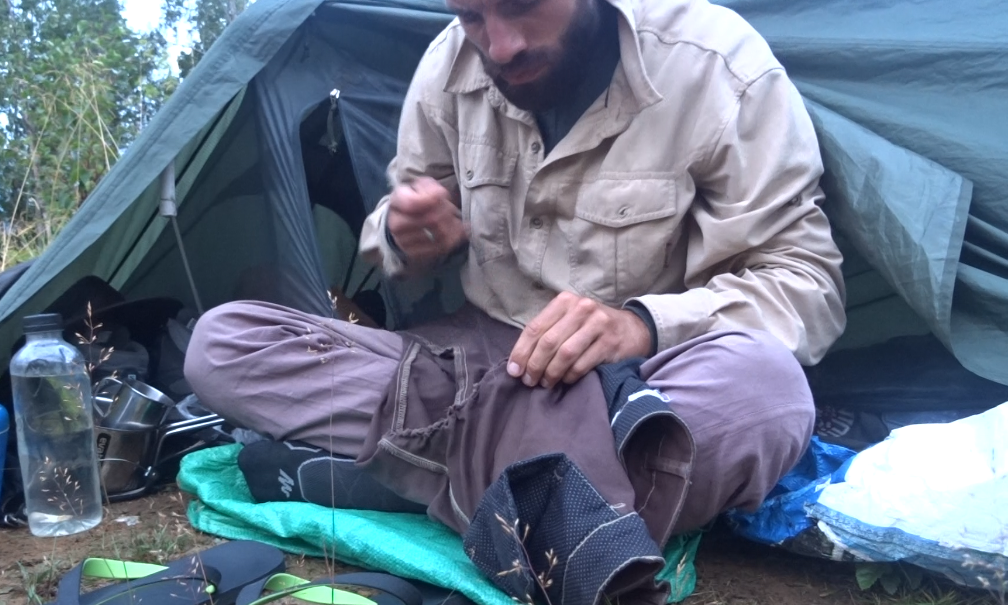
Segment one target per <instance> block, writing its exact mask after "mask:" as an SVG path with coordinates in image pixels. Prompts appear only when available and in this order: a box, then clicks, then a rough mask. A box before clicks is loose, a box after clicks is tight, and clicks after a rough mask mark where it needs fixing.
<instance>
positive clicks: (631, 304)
mask: <svg viewBox="0 0 1008 605" xmlns="http://www.w3.org/2000/svg"><path fill="white" fill-rule="evenodd" d="M623 308H624V309H626V310H627V311H630V312H631V313H633V314H634V315H636V316H637V317H639V318H640V319H641V321H643V322H644V325H645V326H647V328H648V333H650V334H651V352H650V353H648V357H654V356H655V354H656V353H658V326H656V325H655V321H654V318H653V317H651V312H650V311H648V309H647V307H645V306H644V305H643V304H641V303H640V302H638V301H636V300H630V301H627V303H626V304H625V305H623Z"/></svg>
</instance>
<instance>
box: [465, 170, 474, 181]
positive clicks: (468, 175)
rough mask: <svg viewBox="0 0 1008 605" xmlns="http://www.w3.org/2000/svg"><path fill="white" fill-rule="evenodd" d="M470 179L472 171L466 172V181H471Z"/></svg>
mask: <svg viewBox="0 0 1008 605" xmlns="http://www.w3.org/2000/svg"><path fill="white" fill-rule="evenodd" d="M472 178H473V171H472V170H466V179H467V180H470V181H471V180H472Z"/></svg>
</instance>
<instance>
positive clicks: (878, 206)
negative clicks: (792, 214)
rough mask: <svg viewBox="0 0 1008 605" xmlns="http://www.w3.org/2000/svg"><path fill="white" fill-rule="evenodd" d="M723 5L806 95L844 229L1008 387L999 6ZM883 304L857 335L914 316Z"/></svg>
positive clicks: (853, 0) (1005, 84)
mask: <svg viewBox="0 0 1008 605" xmlns="http://www.w3.org/2000/svg"><path fill="white" fill-rule="evenodd" d="M723 4H725V5H727V6H729V7H731V8H733V9H734V10H736V11H737V12H739V13H740V14H741V15H742V16H743V17H745V18H746V19H747V20H749V22H750V23H752V24H753V26H754V27H755V28H756V29H757V30H758V31H759V32H760V33H761V34H762V35H763V36H764V37H765V38H766V39H767V41H768V42H769V44H770V46H771V48H772V49H773V51H774V52H775V54H776V55H777V57H778V58H779V59H780V60H781V62H782V63H783V65H784V66H785V68H786V69H787V70H788V72H789V74H790V75H791V77H792V79H793V80H794V81H795V83H796V85H797V86H798V89H799V91H800V92H801V93H802V95H803V96H804V97H805V98H806V100H808V101H809V102H810V103H809V105H810V109H811V112H812V114H813V118H814V119H815V120H816V125H817V127H818V130H819V134H820V137H821V139H822V141H823V151H824V160H825V162H826V165H827V166H828V168H829V169H830V170H831V172H832V173H833V174H832V177H830V178H828V179H827V182H828V183H829V184H831V185H833V186H834V187H833V189H832V191H830V192H829V193H830V194H831V199H830V201H829V210H830V212H831V216H833V217H836V219H837V228H838V229H839V230H840V231H842V232H843V235H844V236H846V237H848V238H850V239H852V240H853V242H854V245H855V248H856V250H857V252H858V253H859V254H860V255H862V256H863V257H865V258H866V259H868V260H869V262H870V263H871V265H872V267H873V268H874V269H875V270H876V271H878V272H879V273H881V274H882V275H883V276H885V277H886V281H887V282H888V284H889V285H890V287H891V288H892V290H893V291H894V294H896V295H898V296H899V297H900V298H901V299H902V300H903V301H905V302H906V303H908V305H909V307H910V308H912V309H913V310H914V312H916V313H917V314H918V315H919V316H920V317H921V319H923V321H924V322H925V323H926V324H927V326H928V327H929V328H930V329H931V330H932V331H933V332H934V333H935V334H936V335H937V336H938V337H939V338H940V339H941V340H942V341H943V342H944V343H945V344H946V345H947V346H949V348H950V349H951V350H952V351H953V352H954V353H955V354H956V356H957V358H958V359H959V361H960V362H962V363H963V365H965V366H966V367H967V368H968V369H969V370H971V371H973V372H975V373H977V374H979V375H981V376H984V377H985V378H989V379H992V380H996V381H998V382H1001V383H1003V384H1008V363H1005V351H1008V323H1006V322H1005V321H1004V320H1003V318H1004V317H1008V106H1006V104H1005V99H1006V98H1008V35H1006V34H1005V32H1008V12H1006V11H1005V10H1004V6H1003V2H1001V1H1000V0H969V1H967V2H960V3H956V4H955V6H954V7H952V6H951V5H949V4H948V3H947V2H941V1H939V0H916V1H915V2H903V1H900V0H825V1H815V2H813V1H810V0H727V1H725V2H723ZM914 155H916V156H918V157H914ZM856 294H857V293H856V292H855V295H856ZM875 307H876V309H875V310H867V312H866V313H865V314H863V315H861V314H859V313H858V309H855V310H854V313H852V326H851V330H849V331H850V332H852V333H855V332H861V333H862V334H863V333H865V332H868V333H870V332H871V329H872V327H878V328H882V330H881V333H880V335H879V337H884V336H888V335H890V334H888V333H887V330H886V327H887V322H888V319H889V318H894V319H896V320H897V321H899V322H900V323H903V324H906V321H905V319H904V318H902V317H900V315H902V314H904V313H905V309H902V310H900V307H901V305H898V304H897V305H894V306H891V308H890V309H889V310H888V311H886V310H884V306H883V305H881V304H878V303H876V305H875ZM862 344H870V342H864V343H862Z"/></svg>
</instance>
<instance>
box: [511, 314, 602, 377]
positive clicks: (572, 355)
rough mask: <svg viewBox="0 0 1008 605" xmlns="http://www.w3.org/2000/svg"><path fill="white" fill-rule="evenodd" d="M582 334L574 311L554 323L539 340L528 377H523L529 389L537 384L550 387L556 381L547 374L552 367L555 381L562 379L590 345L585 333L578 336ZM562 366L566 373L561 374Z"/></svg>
mask: <svg viewBox="0 0 1008 605" xmlns="http://www.w3.org/2000/svg"><path fill="white" fill-rule="evenodd" d="M580 332H581V321H580V318H579V317H578V316H577V315H576V314H575V313H573V312H571V310H568V311H567V313H565V314H564V315H563V316H562V317H560V319H559V320H558V321H557V322H556V323H555V324H553V327H551V328H550V329H549V330H547V331H546V332H545V333H544V334H543V335H542V336H540V337H539V340H538V341H536V345H535V347H534V348H533V349H532V353H531V354H530V355H529V358H528V362H526V364H525V374H524V376H522V381H523V382H524V383H525V384H526V385H527V386H534V385H537V384H538V385H540V386H551V385H552V384H553V382H552V381H550V380H549V378H548V376H547V374H546V372H547V370H548V369H549V368H550V367H551V366H552V368H553V372H554V378H558V377H560V376H563V375H564V373H566V371H567V368H568V367H569V366H570V365H571V364H573V363H574V360H575V359H577V356H578V355H580V354H581V352H582V351H583V349H584V348H587V347H588V345H589V344H591V341H590V340H587V342H586V339H585V336H584V335H583V334H581V335H580V338H577V337H576V336H575V335H578V334H579V333H580ZM560 367H562V368H563V371H559V372H558V370H559V369H560Z"/></svg>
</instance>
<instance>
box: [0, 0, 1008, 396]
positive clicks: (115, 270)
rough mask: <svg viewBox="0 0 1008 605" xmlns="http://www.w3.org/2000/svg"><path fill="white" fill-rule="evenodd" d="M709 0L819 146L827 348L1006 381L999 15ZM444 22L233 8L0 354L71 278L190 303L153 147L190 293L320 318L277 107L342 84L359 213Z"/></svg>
mask: <svg viewBox="0 0 1008 605" xmlns="http://www.w3.org/2000/svg"><path fill="white" fill-rule="evenodd" d="M722 2H723V3H724V4H725V5H726V6H728V7H730V8H733V9H735V10H736V11H738V12H739V13H740V14H741V15H742V16H743V17H745V18H747V19H748V20H749V21H750V22H751V23H752V24H753V25H754V26H755V27H756V29H757V30H759V31H760V32H761V33H762V34H763V35H764V36H765V37H766V38H767V40H768V41H769V43H770V45H771V47H772V49H773V50H774V51H775V53H776V54H777V56H778V57H779V58H780V59H781V61H782V63H783V64H784V66H785V67H786V68H787V70H788V72H789V74H790V75H791V76H792V78H793V79H794V81H795V82H796V84H797V86H798V88H799V90H800V91H801V92H802V94H803V95H804V97H805V99H806V100H807V102H808V107H809V110H810V113H811V114H812V116H813V120H814V122H815V124H816V127H817V129H818V132H819V135H820V140H821V141H822V148H823V154H824V161H825V164H826V166H827V169H828V173H827V175H826V178H825V179H824V186H825V187H826V189H827V194H828V201H827V204H826V207H827V212H828V213H829V214H830V216H831V217H832V218H833V219H834V224H835V226H836V235H837V239H838V240H839V241H840V242H841V245H842V246H843V248H844V251H845V252H846V254H847V257H846V261H845V265H844V270H845V274H846V276H847V279H848V296H849V301H848V311H849V316H850V322H849V327H848V330H847V332H846V334H845V335H844V337H843V338H842V339H841V342H840V343H838V345H837V349H843V348H856V347H864V346H868V345H873V344H877V343H879V342H881V341H884V340H887V339H889V338H891V337H895V336H900V335H906V334H923V333H928V332H931V333H933V334H935V335H936V337H937V338H939V339H940V340H941V342H943V343H944V344H945V346H946V347H947V348H949V349H950V350H951V351H952V352H953V353H954V354H955V356H956V358H957V359H958V361H959V362H961V363H962V364H963V365H964V366H965V367H966V368H967V369H969V370H970V371H972V372H974V373H976V374H978V375H980V376H983V377H985V378H988V379H991V380H995V381H998V382H1001V383H1002V384H1008V364H1006V363H1004V357H1005V353H1004V352H1005V351H1008V324H1006V323H1005V322H1004V321H1003V320H1002V319H1001V318H1003V317H1005V316H1008V203H1006V201H1008V200H1006V198H1005V196H1006V195H1008V193H1005V192H1006V191H1008V119H1006V117H1005V115H1004V103H1003V99H1004V98H1008V95H1006V93H1008V41H1006V37H1005V36H1004V34H1003V32H1005V31H1008V12H1006V11H1003V10H1001V9H1000V2H999V1H998V0H968V1H966V2H962V3H959V4H957V5H956V7H955V9H954V10H949V9H948V6H947V4H946V3H939V2H938V1H937V0H917V1H915V2H912V3H911V2H897V1H895V0H881V1H879V0H853V1H851V0H821V1H816V2H811V1H808V0H804V1H803V0H787V1H785V0H722ZM449 18H450V16H449V15H448V14H446V13H445V12H444V7H443V5H442V4H441V2H440V0H261V1H260V2H256V3H254V4H252V5H251V6H250V8H249V9H248V10H247V11H246V12H245V13H243V14H242V15H241V17H240V18H239V19H237V20H236V21H235V22H234V23H233V24H232V25H231V26H230V27H229V28H228V29H227V31H226V32H225V33H224V35H223V36H222V37H221V38H220V39H219V40H218V41H217V43H215V45H214V47H213V49H211V51H210V52H209V53H208V54H207V56H206V57H205V58H204V59H203V60H202V61H201V62H200V64H199V65H198V66H197V67H196V69H195V70H194V71H193V72H192V74H190V75H189V76H188V77H187V78H186V80H185V82H183V83H182V85H181V86H180V87H179V89H178V91H177V92H176V94H175V95H173V96H172V98H171V99H170V100H169V101H168V102H167V103H166V104H165V106H164V108H163V109H162V110H161V111H160V112H159V113H158V115H157V116H156V117H155V118H154V119H153V120H152V122H151V123H150V125H149V126H148V127H147V128H146V129H145V130H144V131H143V132H142V133H141V135H140V136H139V137H138V139H137V140H136V141H135V142H134V143H133V144H132V145H131V146H130V148H129V149H128V150H127V151H126V153H125V154H124V155H123V157H122V158H121V159H120V161H119V162H118V163H117V164H116V165H115V166H114V167H113V169H112V170H111V171H110V173H109V174H108V175H107V176H106V177H105V178H104V179H103V180H102V182H101V183H100V184H99V186H98V187H97V188H96V190H95V191H94V193H93V194H92V195H91V196H90V197H89V199H88V200H87V201H86V202H85V204H84V205H83V207H82V208H81V210H80V211H79V212H78V214H77V215H76V216H75V217H74V219H73V220H72V221H71V222H70V224H69V225H67V227H66V228H65V229H64V230H63V231H62V232H61V233H60V235H59V236H58V237H57V238H56V240H55V241H54V242H53V244H52V245H51V246H50V248H49V249H48V250H46V252H45V253H44V254H43V255H42V256H41V257H40V258H38V259H37V260H36V262H34V263H33V264H32V265H31V266H29V267H28V269H27V270H26V271H25V272H24V275H23V277H22V278H21V279H18V280H17V281H16V282H14V283H13V285H12V286H11V287H10V289H9V290H7V291H6V293H5V294H4V295H3V297H2V298H0V351H3V352H5V353H6V352H8V351H10V348H11V345H12V343H13V342H14V341H15V340H16V338H17V337H18V335H19V332H20V325H19V324H20V322H19V321H18V320H19V318H20V317H21V316H23V315H26V314H28V313H33V312H38V311H40V310H42V309H44V308H45V307H46V306H47V305H48V304H49V303H51V302H52V301H53V300H55V298H56V297H57V296H58V295H59V294H60V293H61V292H63V291H64V290H65V289H66V288H67V287H68V286H69V285H70V284H72V283H73V282H75V281H76V280H77V279H79V278H80V277H82V276H85V275H96V276H98V277H100V278H102V279H107V280H110V281H111V282H112V283H113V284H114V285H116V287H118V288H120V290H121V291H122V292H123V294H124V295H125V296H126V297H127V298H130V299H135V298H139V297H144V296H165V295H167V296H173V297H176V298H178V299H180V300H182V301H183V302H184V303H185V304H186V305H187V306H191V305H192V303H193V300H192V296H191V295H190V293H189V289H188V282H187V280H186V278H185V274H184V272H183V271H182V268H181V257H180V255H179V252H178V250H177V246H176V244H175V242H174V233H173V229H172V228H171V227H170V226H166V225H167V222H166V220H165V219H164V218H162V217H160V216H159V215H158V213H157V209H158V176H159V175H160V174H161V172H162V170H163V169H164V168H165V166H167V165H168V163H169V162H171V161H174V162H175V168H176V176H177V179H176V185H177V188H178V196H179V197H178V222H179V225H180V227H181V229H182V233H183V239H184V241H185V243H186V246H187V252H188V256H189V258H190V261H191V263H192V265H193V269H194V274H195V281H196V282H197V287H198V289H200V296H201V298H203V299H204V300H203V302H204V304H205V306H213V305H215V304H219V303H222V302H225V301H227V300H232V299H234V298H236V297H238V296H241V295H247V296H250V297H258V298H268V299H272V300H274V301H279V302H283V303H285V304H289V305H291V306H294V307H297V308H301V309H305V310H310V311H314V312H320V313H324V312H328V310H329V306H328V305H329V303H328V300H327V295H326V291H325V290H326V287H327V286H329V285H331V282H332V279H331V278H332V276H327V275H326V274H325V273H326V271H327V270H336V271H339V270H347V271H349V269H347V267H349V266H350V265H351V264H353V262H352V261H353V260H354V256H351V258H350V259H347V262H346V263H332V262H331V261H330V260H329V259H322V258H321V252H320V251H321V250H323V249H325V250H330V249H332V248H334V246H332V245H330V242H328V241H326V240H328V239H329V238H335V237H345V234H346V229H336V230H334V229H332V228H330V227H327V226H326V225H328V224H329V223H331V222H332V221H328V222H327V221H320V220H319V218H318V217H319V212H317V211H316V210H315V209H316V208H317V206H318V203H317V200H314V199H310V197H309V194H308V193H307V192H306V188H305V186H304V184H303V180H304V178H305V174H304V173H305V170H306V166H305V165H304V163H303V160H302V158H301V155H302V151H303V148H302V146H299V144H298V140H297V136H298V132H299V131H298V121H299V120H303V119H304V118H305V117H306V115H309V114H310V112H311V111H312V109H313V108H317V107H318V106H319V104H320V103H324V102H326V101H327V98H328V94H329V92H330V91H331V90H332V89H333V88H338V89H340V90H341V101H340V103H341V106H340V111H339V119H340V120H341V122H342V125H343V130H344V133H345V141H344V142H345V144H346V147H347V148H348V153H349V154H350V156H351V160H352V164H353V172H354V174H355V175H356V178H355V179H354V180H355V181H356V183H355V185H356V187H357V188H358V189H359V192H360V197H361V199H362V202H361V203H362V204H363V205H364V210H366V209H367V208H372V207H373V205H374V204H375V203H376V202H377V200H378V198H380V195H381V194H382V192H383V191H384V189H385V188H386V183H384V170H385V166H386V165H387V163H388V161H389V160H390V159H391V155H392V153H393V152H394V140H395V136H396V132H395V125H396V122H397V118H398V106H399V104H400V103H401V102H402V95H403V94H404V91H405V89H406V86H408V83H409V79H410V77H411V75H412V71H413V69H414V68H415V65H416V63H417V62H418V61H419V58H420V56H421V55H422V53H423V51H424V49H425V47H426V45H427V43H428V42H429V40H431V39H432V38H433V36H434V35H435V34H436V32H437V31H438V30H439V29H441V28H442V27H443V26H444V25H445V24H446V23H447V22H448V19H449ZM312 70H319V71H314V72H313V71H312ZM312 76H314V77H312ZM281 82H282V83H283V87H285V88H284V89H283V90H280V88H281V84H280V83H281ZM301 145H303V141H302V142H301ZM334 207H336V208H338V207H339V201H338V200H337V202H336V203H335V204H334ZM337 222H338V221H337ZM350 232H351V233H353V229H352V228H351V229H350ZM355 235H356V234H354V236H355ZM320 242H324V244H320ZM337 248H338V249H339V250H341V251H343V250H352V249H354V247H351V246H349V245H344V244H342V243H341V244H340V245H339V246H338V247H337ZM353 254H355V253H353ZM355 271H363V270H362V269H360V268H359V267H358V268H356V269H355ZM366 275H367V273H366V272H365V273H361V274H360V276H359V279H356V280H351V281H363V280H365V276H366ZM375 279H376V278H375ZM382 295H383V296H384V304H385V305H386V306H387V307H388V319H387V321H386V326H387V327H392V328H398V327H404V326H407V325H410V324H411V323H415V322H417V321H421V320H423V319H424V318H426V317H429V316H431V315H436V314H438V313H440V312H444V311H445V310H451V309H452V308H453V307H455V306H457V305H458V304H459V302H460V301H461V290H460V288H459V285H458V280H457V275H456V274H455V272H454V271H453V269H452V267H446V268H445V270H444V271H443V273H442V274H440V275H438V276H436V277H435V278H433V279H430V280H426V281H416V282H386V283H383V284H382ZM950 405H955V403H954V402H950Z"/></svg>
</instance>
